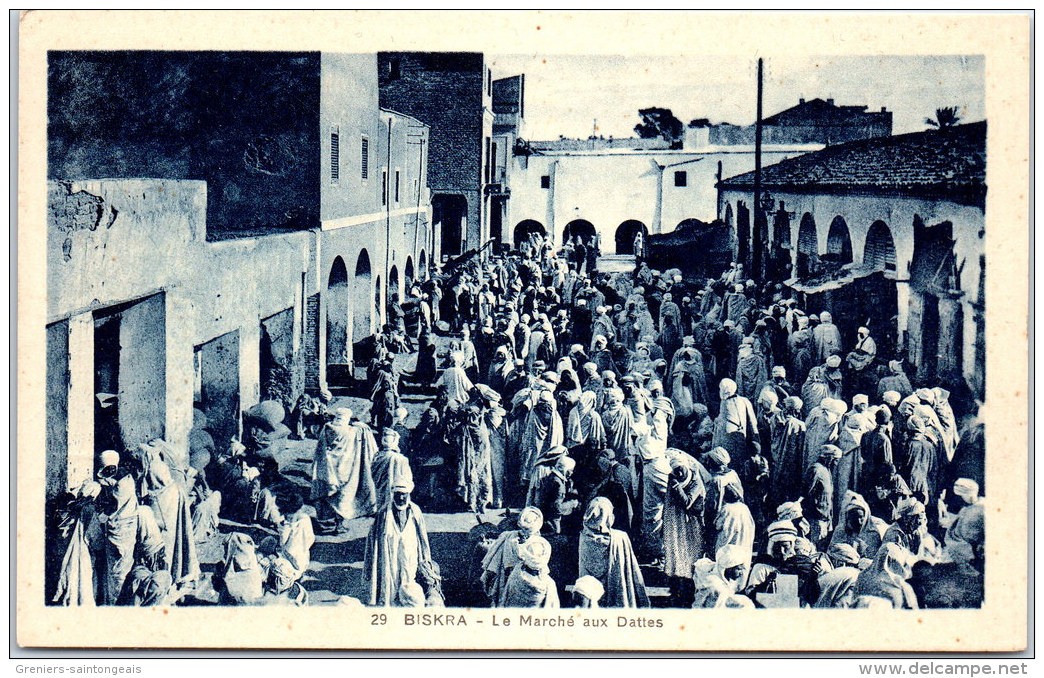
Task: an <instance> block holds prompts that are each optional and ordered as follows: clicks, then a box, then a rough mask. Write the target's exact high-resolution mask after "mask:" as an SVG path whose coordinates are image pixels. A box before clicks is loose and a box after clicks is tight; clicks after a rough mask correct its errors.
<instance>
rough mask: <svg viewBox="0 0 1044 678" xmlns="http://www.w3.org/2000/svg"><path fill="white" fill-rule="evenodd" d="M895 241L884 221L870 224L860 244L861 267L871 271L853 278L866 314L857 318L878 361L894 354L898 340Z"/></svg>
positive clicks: (856, 291)
mask: <svg viewBox="0 0 1044 678" xmlns="http://www.w3.org/2000/svg"><path fill="white" fill-rule="evenodd" d="M895 262H896V256H895V243H894V242H893V240H892V232H891V231H890V230H889V228H888V225H887V224H886V223H885V222H883V221H880V220H878V221H875V222H874V223H872V224H870V228H869V229H868V230H867V232H866V244H865V245H864V246H863V262H862V266H861V268H862V269H863V270H864V271H873V273H870V274H869V275H866V276H865V277H861V278H859V279H857V280H856V281H855V282H854V285H853V286H854V288H855V293H856V295H857V296H858V298H859V299H860V300H861V302H862V303H861V306H862V308H863V309H865V311H866V314H865V316H862V317H861V318H860V320H861V321H862V322H865V324H866V326H867V327H868V328H869V329H870V334H871V335H872V336H873V337H874V339H875V341H876V342H877V356H878V359H879V360H881V361H884V360H887V359H890V358H892V357H893V356H894V355H895V352H896V347H897V346H898V341H899V325H898V319H899V297H898V290H897V287H896V281H895V268H896V267H895Z"/></svg>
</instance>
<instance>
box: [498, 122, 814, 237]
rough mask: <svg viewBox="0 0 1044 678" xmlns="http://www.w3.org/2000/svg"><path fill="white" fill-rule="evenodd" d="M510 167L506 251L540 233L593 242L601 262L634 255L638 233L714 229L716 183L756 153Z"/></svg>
mask: <svg viewBox="0 0 1044 678" xmlns="http://www.w3.org/2000/svg"><path fill="white" fill-rule="evenodd" d="M640 141H645V140H640ZM566 148H572V146H566ZM819 148H821V147H820V146H783V147H781V146H775V147H773V146H769V147H766V148H765V150H764V153H763V157H764V158H765V161H766V162H778V161H780V160H783V159H785V158H791V157H794V156H796V155H800V154H801V153H805V152H808V151H810V150H818V149H819ZM512 163H513V170H512V184H511V191H512V197H511V212H510V223H511V225H512V228H511V229H505V232H504V234H503V238H504V243H505V245H514V246H517V244H518V243H519V242H520V241H521V240H522V239H524V238H525V237H526V233H528V232H529V231H537V232H541V233H545V234H547V235H549V236H550V237H551V238H552V239H553V240H554V241H555V242H556V243H562V242H563V241H564V240H566V239H568V238H569V237H571V236H572V235H574V234H576V235H581V236H585V237H597V238H598V240H599V241H600V247H601V251H602V253H603V254H631V253H633V247H634V245H633V242H634V236H635V233H636V232H638V231H642V232H643V233H644V234H645V235H656V234H660V233H670V232H671V231H674V230H675V229H676V228H678V227H679V226H680V225H682V224H683V223H685V222H686V221H687V220H690V219H697V220H700V221H704V222H711V221H713V220H714V219H715V218H716V216H717V212H718V205H717V203H718V193H717V189H716V188H715V185H716V182H717V181H718V180H719V179H720V177H721V176H732V175H734V174H738V173H742V172H746V171H749V170H752V169H753V168H754V149H753V148H752V147H713V146H703V147H702V148H692V149H684V150H679V151H670V150H666V149H653V150H645V149H637V150H635V149H628V150H618V149H605V148H600V147H599V148H597V149H596V150H589V151H578V150H564V151H551V150H546V151H540V152H533V153H530V154H524V155H516V156H515V157H514V158H512ZM719 172H721V175H719Z"/></svg>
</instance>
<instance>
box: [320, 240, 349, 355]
mask: <svg viewBox="0 0 1044 678" xmlns="http://www.w3.org/2000/svg"><path fill="white" fill-rule="evenodd" d="M350 297H351V292H350V290H349V289H348V269H347V267H346V266H345V265H344V259H342V258H341V257H337V258H335V259H334V262H333V266H331V267H330V278H329V280H328V282H327V285H326V365H327V370H328V371H329V366H330V365H347V364H348V339H349V336H350V335H349V327H348V318H349V316H350V313H349V308H350V304H351V298H350Z"/></svg>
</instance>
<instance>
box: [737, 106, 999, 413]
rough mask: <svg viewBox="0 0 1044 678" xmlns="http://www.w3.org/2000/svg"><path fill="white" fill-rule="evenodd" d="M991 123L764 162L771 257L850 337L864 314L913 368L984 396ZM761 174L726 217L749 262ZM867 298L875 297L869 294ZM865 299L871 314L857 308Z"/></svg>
mask: <svg viewBox="0 0 1044 678" xmlns="http://www.w3.org/2000/svg"><path fill="white" fill-rule="evenodd" d="M985 178H986V123H985V122H978V123H971V124H966V125H960V126H956V127H952V128H947V129H941V130H929V131H926V132H918V133H914V134H904V135H898V136H893V137H884V138H876V139H870V140H865V141H857V142H851V143H848V144H843V145H839V146H833V147H830V148H827V149H824V150H822V151H819V152H816V153H809V154H807V155H804V156H801V157H798V158H793V159H790V160H787V161H784V162H780V163H777V164H775V165H772V166H767V167H765V168H764V169H763V171H762V187H763V191H764V194H763V196H762V206H761V207H762V210H763V212H764V213H765V214H766V222H767V237H766V238H765V239H764V249H765V259H766V261H767V262H768V263H767V266H768V269H769V271H770V272H772V271H775V275H774V276H773V275H771V274H770V277H775V278H777V279H781V280H782V279H785V281H786V284H787V285H788V286H790V287H791V289H792V290H794V291H795V292H796V293H797V294H799V295H802V296H803V297H804V299H805V301H806V303H807V304H808V306H809V308H810V309H811V310H814V311H819V310H829V311H833V312H834V317H835V319H839V320H840V322H839V323H838V324H839V327H840V328H841V331H842V337H843V339H844V341H845V343H846V346H853V345H854V342H855V330H856V328H857V327H858V326H859V325H867V326H869V327H870V329H871V330H872V333H873V334H874V336H875V337H877V340H878V346H879V348H883V351H881V352H882V353H884V354H888V353H892V354H894V355H896V356H898V357H902V358H904V359H905V360H906V361H907V365H908V369H910V370H911V376H912V377H913V378H915V379H917V380H919V381H920V382H922V383H926V384H935V383H941V384H943V385H945V386H946V387H947V388H950V389H951V390H954V391H956V392H957V393H959V394H962V395H963V396H964V397H965V399H966V400H967V399H970V398H972V397H974V398H978V399H980V400H981V399H983V398H984V397H985V296H984V294H985V292H984V290H985V284H984V278H983V275H984V273H985V269H986V260H985V245H984V242H985V237H986V219H985V196H986V183H985ZM753 183H754V178H753V173H747V174H743V175H740V176H735V177H732V178H729V179H726V180H724V181H723V182H721V184H719V189H720V192H721V212H720V215H721V218H722V219H723V220H724V221H725V222H726V223H727V224H728V225H729V226H730V227H731V228H732V229H733V233H734V243H735V254H736V259H737V260H738V261H741V262H744V263H745V264H746V266H747V267H748V270H751V269H750V266H751V263H752V261H753V256H752V255H753V252H752V248H753V247H754V246H755V244H754V238H753V237H752V228H753V219H754V210H753V207H752V201H753ZM868 302H869V303H868ZM859 310H861V311H862V313H863V314H864V315H860V314H859Z"/></svg>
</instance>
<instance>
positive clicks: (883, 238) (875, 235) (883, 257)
mask: <svg viewBox="0 0 1044 678" xmlns="http://www.w3.org/2000/svg"><path fill="white" fill-rule="evenodd" d="M863 268H867V269H870V270H873V271H895V268H896V257H895V240H893V239H892V231H891V230H890V229H889V228H888V224H886V223H885V222H883V221H881V220H880V219H878V220H877V221H875V222H874V223H872V224H870V229H869V230H868V231H867V232H866V244H865V245H864V246H863Z"/></svg>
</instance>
